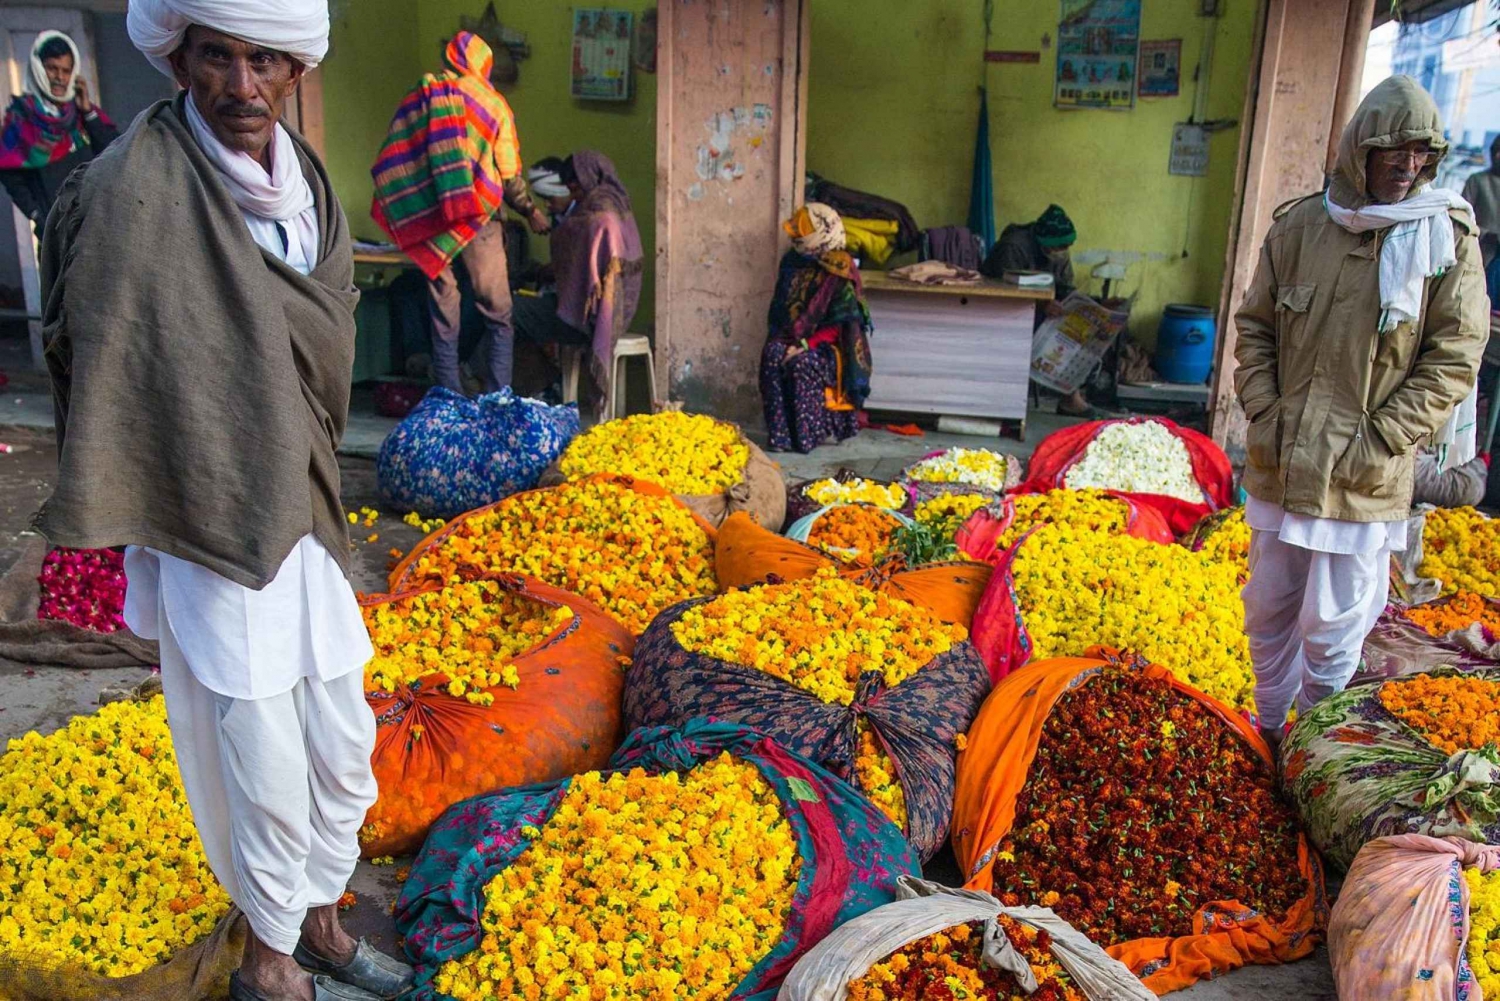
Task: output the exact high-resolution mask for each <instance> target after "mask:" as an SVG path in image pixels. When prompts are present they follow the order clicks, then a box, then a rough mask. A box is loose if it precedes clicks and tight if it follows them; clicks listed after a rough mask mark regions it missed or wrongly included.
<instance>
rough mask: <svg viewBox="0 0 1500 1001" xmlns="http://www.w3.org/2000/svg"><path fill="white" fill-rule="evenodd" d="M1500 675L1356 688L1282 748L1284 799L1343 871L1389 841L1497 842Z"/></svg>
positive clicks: (1311, 717)
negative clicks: (1377, 842)
mask: <svg viewBox="0 0 1500 1001" xmlns="http://www.w3.org/2000/svg"><path fill="white" fill-rule="evenodd" d="M1497 748H1500V673H1497V672H1495V671H1477V672H1475V673H1473V674H1459V673H1457V672H1453V671H1434V672H1432V673H1430V674H1417V675H1411V676H1408V677H1403V678H1392V679H1390V680H1388V681H1380V682H1375V683H1373V684H1365V685H1356V686H1354V687H1351V688H1348V689H1345V690H1344V691H1343V692H1340V693H1339V694H1337V695H1334V696H1331V697H1329V698H1327V699H1324V700H1323V701H1322V702H1320V703H1318V704H1317V705H1316V706H1314V707H1313V708H1312V709H1310V710H1309V711H1308V712H1307V713H1305V714H1304V715H1302V716H1301V717H1300V718H1299V719H1298V720H1297V723H1296V726H1294V727H1293V728H1292V731H1291V733H1290V734H1289V735H1288V736H1287V739H1286V743H1285V744H1283V745H1282V749H1281V761H1282V771H1283V775H1284V779H1285V783H1286V789H1287V792H1288V793H1289V794H1290V796H1291V797H1292V800H1293V802H1294V803H1296V806H1297V811H1298V813H1299V814H1300V815H1301V817H1302V822H1303V824H1304V825H1305V826H1306V828H1307V833H1308V836H1309V837H1311V838H1312V841H1313V844H1315V845H1317V847H1318V849H1319V850H1320V851H1321V852H1322V853H1323V855H1324V857H1325V858H1327V859H1328V861H1330V862H1332V863H1333V864H1334V865H1336V866H1339V867H1340V868H1344V867H1347V866H1348V865H1349V864H1350V863H1351V862H1352V861H1354V857H1355V855H1357V854H1358V853H1359V850H1360V848H1362V847H1363V846H1364V845H1365V844H1366V843H1367V842H1369V841H1371V840H1373V839H1375V838H1379V837H1383V836H1385V835H1392V834H1428V835H1432V836H1433V837H1445V836H1448V835H1457V836H1459V837H1464V838H1469V839H1471V840H1474V841H1490V842H1500V793H1497V789H1500V749H1497Z"/></svg>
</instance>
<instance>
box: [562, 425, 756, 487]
mask: <svg viewBox="0 0 1500 1001" xmlns="http://www.w3.org/2000/svg"><path fill="white" fill-rule="evenodd" d="M749 461H750V449H749V447H747V446H746V445H745V441H744V438H743V437H741V435H740V432H739V430H738V429H737V428H735V427H734V426H733V425H732V424H725V423H723V422H722V421H716V420H714V419H713V418H712V417H704V416H702V415H701V414H684V413H680V412H678V411H666V412H664V413H660V414H637V415H635V416H634V417H625V418H622V419H620V420H614V421H606V422H605V423H603V424H599V425H597V426H595V427H593V428H590V429H589V430H588V431H585V432H584V433H583V434H581V435H579V436H578V437H577V438H574V439H573V443H572V444H571V445H569V446H568V448H567V451H565V452H563V454H562V459H561V460H559V463H558V466H559V468H560V469H561V470H562V473H563V475H564V476H566V477H568V478H569V479H577V478H579V477H583V476H590V475H593V474H594V473H616V474H619V475H621V476H634V477H636V478H637V479H642V480H649V481H651V482H652V483H655V484H657V485H659V486H662V487H665V488H666V489H667V490H670V491H671V492H672V493H674V494H718V493H723V492H724V491H726V490H728V489H729V488H730V487H732V486H734V485H735V484H737V483H740V482H741V481H743V480H744V478H745V465H746V463H747V462H749Z"/></svg>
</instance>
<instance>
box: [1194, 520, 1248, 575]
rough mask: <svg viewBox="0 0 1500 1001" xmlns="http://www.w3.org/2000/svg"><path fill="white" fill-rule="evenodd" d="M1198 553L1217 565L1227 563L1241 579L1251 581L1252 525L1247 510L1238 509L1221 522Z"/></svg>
mask: <svg viewBox="0 0 1500 1001" xmlns="http://www.w3.org/2000/svg"><path fill="white" fill-rule="evenodd" d="M1198 552H1200V553H1202V554H1203V556H1205V557H1206V558H1208V559H1210V560H1213V561H1215V562H1216V563H1227V564H1229V565H1230V566H1233V567H1234V568H1235V572H1236V573H1238V574H1239V579H1240V580H1242V581H1248V580H1249V579H1250V523H1249V522H1248V521H1246V520H1245V509H1244V508H1242V507H1237V508H1235V509H1234V510H1233V512H1232V513H1230V514H1229V515H1228V516H1227V517H1225V518H1224V520H1223V521H1221V522H1219V524H1218V526H1217V527H1216V528H1214V530H1213V532H1212V533H1210V535H1209V536H1208V538H1206V539H1204V540H1203V545H1202V546H1201V547H1199V549H1198Z"/></svg>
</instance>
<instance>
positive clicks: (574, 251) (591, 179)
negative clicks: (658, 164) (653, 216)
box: [513, 150, 643, 413]
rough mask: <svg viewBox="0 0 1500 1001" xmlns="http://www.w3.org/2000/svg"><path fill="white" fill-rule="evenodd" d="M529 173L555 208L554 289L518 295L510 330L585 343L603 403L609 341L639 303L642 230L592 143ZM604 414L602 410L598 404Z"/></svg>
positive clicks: (610, 360) (545, 340)
mask: <svg viewBox="0 0 1500 1001" xmlns="http://www.w3.org/2000/svg"><path fill="white" fill-rule="evenodd" d="M538 167H544V168H546V169H544V170H537V169H536V168H533V171H532V172H531V175H530V180H531V182H532V187H533V191H535V192H536V193H537V194H539V195H542V196H543V197H545V198H546V199H547V202H548V206H549V208H550V210H551V212H552V214H553V229H552V239H551V247H552V265H551V268H550V277H551V278H552V280H553V281H554V282H555V284H556V291H555V292H549V293H544V294H543V295H541V296H536V297H532V296H522V297H520V298H518V299H517V300H516V306H515V314H514V320H513V322H514V323H515V326H516V335H517V336H518V337H522V338H525V339H526V340H528V341H531V342H532V343H534V344H544V345H545V344H553V345H559V346H570V347H578V348H583V349H585V350H586V351H587V353H588V362H589V364H588V370H589V374H590V376H591V378H592V380H593V382H594V386H595V390H596V394H595V395H596V398H597V399H598V400H600V401H601V402H602V404H603V405H604V406H606V407H607V406H608V405H610V401H607V400H604V393H605V391H606V390H607V388H608V386H609V382H608V374H609V366H611V365H612V364H614V347H615V340H616V338H618V337H619V336H620V335H621V334H624V333H626V332H627V331H629V329H630V324H631V321H632V320H634V319H635V313H636V310H637V309H638V308H639V307H640V303H641V277H642V270H643V262H642V252H641V232H640V229H639V228H638V227H637V226H636V224H635V214H634V213H633V212H631V210H630V195H629V194H628V193H627V192H626V191H625V185H624V184H622V183H621V181H620V176H619V174H617V173H616V172H615V165H614V163H613V162H612V161H611V160H610V158H609V157H607V156H605V155H604V154H603V153H596V152H594V151H593V150H579V151H578V152H577V153H574V154H573V155H572V156H570V157H568V159H567V160H565V161H562V162H561V163H560V164H559V163H558V162H557V161H544V162H543V163H541V164H538ZM603 412H605V413H607V411H603Z"/></svg>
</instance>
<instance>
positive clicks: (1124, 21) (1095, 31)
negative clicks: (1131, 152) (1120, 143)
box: [1053, 0, 1141, 110]
mask: <svg viewBox="0 0 1500 1001" xmlns="http://www.w3.org/2000/svg"><path fill="white" fill-rule="evenodd" d="M1140 40H1141V0H1062V20H1061V21H1060V22H1059V23H1058V26H1057V86H1056V88H1055V90H1054V93H1053V104H1054V105H1056V106H1057V107H1059V108H1109V109H1113V110H1125V109H1128V108H1132V107H1134V106H1135V68H1136V59H1137V57H1138V56H1139V49H1140Z"/></svg>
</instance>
